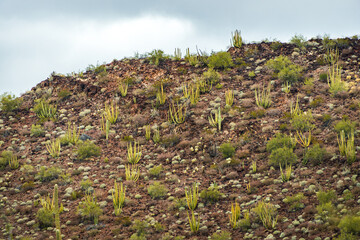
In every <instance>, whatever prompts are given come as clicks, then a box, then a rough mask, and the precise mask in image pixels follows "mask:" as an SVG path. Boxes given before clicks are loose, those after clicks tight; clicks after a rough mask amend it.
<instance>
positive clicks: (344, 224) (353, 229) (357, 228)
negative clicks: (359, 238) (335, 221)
mask: <svg viewBox="0 0 360 240" xmlns="http://www.w3.org/2000/svg"><path fill="white" fill-rule="evenodd" d="M339 228H340V229H341V230H342V231H344V232H346V233H354V234H359V233H360V217H359V216H345V217H343V218H342V219H341V220H340V223H339Z"/></svg>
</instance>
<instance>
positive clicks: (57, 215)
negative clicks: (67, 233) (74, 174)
mask: <svg viewBox="0 0 360 240" xmlns="http://www.w3.org/2000/svg"><path fill="white" fill-rule="evenodd" d="M58 192H59V190H58V185H57V184H55V186H54V196H53V199H54V205H55V209H54V212H55V227H56V239H57V240H61V229H60V209H59V198H58Z"/></svg>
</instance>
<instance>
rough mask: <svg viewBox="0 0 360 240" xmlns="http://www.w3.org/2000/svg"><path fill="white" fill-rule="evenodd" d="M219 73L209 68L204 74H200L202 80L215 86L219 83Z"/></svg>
mask: <svg viewBox="0 0 360 240" xmlns="http://www.w3.org/2000/svg"><path fill="white" fill-rule="evenodd" d="M220 77H221V75H220V73H218V72H217V71H215V70H214V69H212V68H210V69H209V70H207V71H206V72H204V73H203V74H202V77H201V78H202V80H204V81H206V82H209V83H212V84H216V83H218V82H219V80H220Z"/></svg>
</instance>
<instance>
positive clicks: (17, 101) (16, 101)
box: [0, 93, 23, 113]
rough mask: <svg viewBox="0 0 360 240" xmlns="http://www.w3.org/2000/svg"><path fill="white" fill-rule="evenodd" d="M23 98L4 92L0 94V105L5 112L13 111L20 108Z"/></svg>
mask: <svg viewBox="0 0 360 240" xmlns="http://www.w3.org/2000/svg"><path fill="white" fill-rule="evenodd" d="M22 102H23V100H22V98H16V97H15V95H11V94H8V93H4V94H2V95H1V96H0V107H1V110H2V111H3V112H4V113H11V112H13V111H15V110H16V109H18V108H19V107H20V106H21V104H22Z"/></svg>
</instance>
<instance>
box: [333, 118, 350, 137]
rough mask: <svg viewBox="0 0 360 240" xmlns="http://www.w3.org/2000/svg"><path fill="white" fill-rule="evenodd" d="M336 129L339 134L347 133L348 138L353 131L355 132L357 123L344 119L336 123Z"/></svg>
mask: <svg viewBox="0 0 360 240" xmlns="http://www.w3.org/2000/svg"><path fill="white" fill-rule="evenodd" d="M334 129H335V131H336V132H337V133H341V132H342V131H344V132H345V135H346V136H348V135H350V133H351V132H352V131H354V130H355V123H354V122H351V121H350V120H347V119H343V120H341V121H339V122H337V123H336V125H335V126H334Z"/></svg>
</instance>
